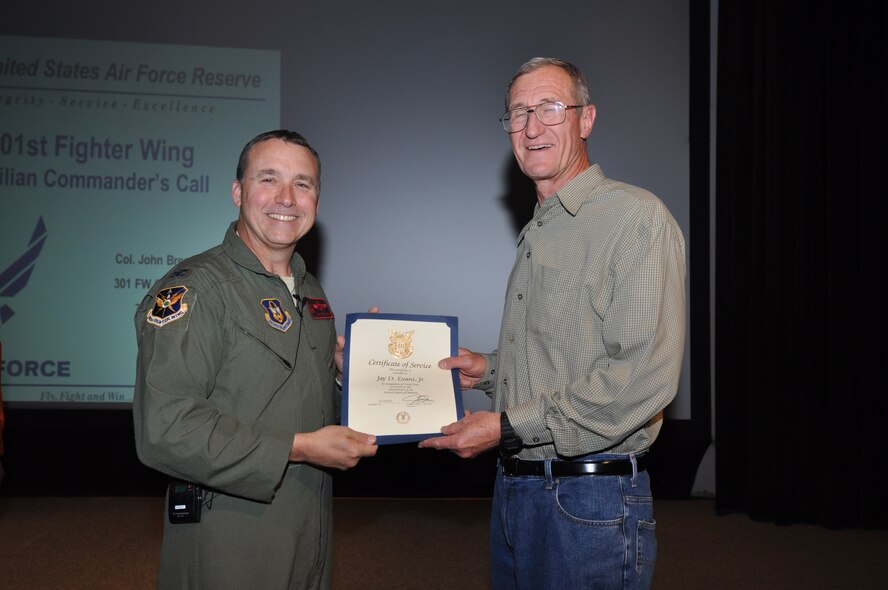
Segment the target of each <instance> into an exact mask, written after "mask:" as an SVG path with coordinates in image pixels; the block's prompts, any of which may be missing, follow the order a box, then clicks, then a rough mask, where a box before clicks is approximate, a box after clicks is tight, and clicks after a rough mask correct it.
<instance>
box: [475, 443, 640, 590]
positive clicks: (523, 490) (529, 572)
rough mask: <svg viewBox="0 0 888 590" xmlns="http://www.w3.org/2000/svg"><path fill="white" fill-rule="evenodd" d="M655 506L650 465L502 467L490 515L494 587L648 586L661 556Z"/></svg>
mask: <svg viewBox="0 0 888 590" xmlns="http://www.w3.org/2000/svg"><path fill="white" fill-rule="evenodd" d="M587 458H590V459H591V458H593V457H587ZM594 458H595V459H626V458H628V457H627V456H626V455H604V454H601V455H595V456H594ZM556 460H557V459H556ZM548 461H552V459H549V460H548ZM546 472H547V473H549V470H548V469H547V470H546ZM653 512H654V508H653V498H652V497H651V487H650V479H649V477H648V474H647V472H646V471H642V472H636V473H635V475H625V476H623V475H584V476H579V477H562V478H557V479H553V478H552V477H551V476H549V477H528V476H522V477H510V476H504V475H503V473H502V469H498V473H497V477H496V483H495V484H494V491H493V509H492V515H491V519H490V581H491V588H492V590H506V589H510V590H556V589H562V588H563V589H569V590H579V589H584V590H585V589H590V588H595V589H602V590H603V589H611V588H613V589H622V590H627V589H633V590H634V589H642V588H650V585H651V579H652V577H653V574H654V562H655V561H656V559H657V540H656V535H655V526H656V523H655V522H654V518H653Z"/></svg>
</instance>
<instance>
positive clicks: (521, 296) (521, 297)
mask: <svg viewBox="0 0 888 590" xmlns="http://www.w3.org/2000/svg"><path fill="white" fill-rule="evenodd" d="M521 299H524V295H522V294H521V293H518V300H519V301H520V300H521Z"/></svg>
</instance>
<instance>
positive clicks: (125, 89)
mask: <svg viewBox="0 0 888 590" xmlns="http://www.w3.org/2000/svg"><path fill="white" fill-rule="evenodd" d="M279 96H280V54H279V52H277V51H268V50H251V49H228V48H211V47H191V46H172V45H150V44H134V43H116V42H98V41H82V40H66V39H42V38H28V37H0V341H2V342H3V366H2V383H3V397H4V401H5V402H6V403H12V404H16V403H20V404H21V405H22V406H29V405H37V404H44V403H48V404H53V405H57V404H71V403H76V404H114V405H116V404H127V403H129V402H131V401H132V394H133V380H134V374H135V358H136V346H135V333H134V327H133V314H134V313H135V310H136V305H137V304H138V302H139V301H140V300H141V298H142V296H143V295H144V294H145V292H146V291H147V290H148V288H149V287H150V286H151V285H152V284H153V282H154V281H155V280H157V279H158V278H160V276H161V275H163V274H164V272H166V270H167V269H168V268H169V267H170V266H172V265H173V264H175V263H176V262H178V261H179V260H181V259H182V258H185V257H187V256H190V255H192V254H196V253H197V252H199V251H201V250H204V249H206V248H209V247H210V246H213V245H215V244H217V243H219V242H221V240H222V237H223V234H224V232H225V230H226V228H227V226H228V223H229V222H230V221H232V220H233V219H235V218H236V216H237V210H236V208H235V207H234V205H233V204H232V202H231V196H230V193H231V181H232V179H233V178H234V175H235V166H236V164H237V157H238V155H239V153H240V149H241V147H242V146H243V144H244V143H245V142H246V141H247V140H249V139H250V138H251V137H253V136H254V135H256V134H257V133H259V132H261V131H266V130H269V129H275V128H277V127H278V126H279V121H280V99H279Z"/></svg>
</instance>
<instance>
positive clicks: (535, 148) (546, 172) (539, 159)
mask: <svg viewBox="0 0 888 590" xmlns="http://www.w3.org/2000/svg"><path fill="white" fill-rule="evenodd" d="M574 94H575V93H574V86H573V84H572V82H571V78H570V76H569V75H568V74H567V72H565V71H564V70H563V69H561V68H559V67H557V66H544V67H541V68H538V69H536V70H533V71H531V72H528V73H527V74H523V75H521V76H519V77H518V78H516V79H515V81H514V83H513V84H512V89H511V91H510V92H509V105H508V110H511V109H516V108H522V107H523V108H527V107H533V106H536V105H539V104H542V103H546V102H561V103H564V104H565V105H575V104H577V102H576V101H577V97H576V96H575V95H574ZM594 122H595V107H594V106H593V105H588V106H585V107H583V108H579V109H570V110H568V111H567V117H566V118H565V120H564V122H563V123H560V124H558V125H551V126H547V125H543V124H542V123H540V120H539V119H538V118H537V117H536V115H533V114H531V115H530V116H529V117H528V118H527V127H525V129H524V130H523V131H519V132H517V133H512V134H510V135H509V139H510V140H511V142H512V151H513V152H514V153H515V159H516V160H517V161H518V166H520V167H521V171H522V172H524V174H525V175H526V176H527V177H528V178H530V179H531V180H533V181H534V183H535V184H536V188H537V198H538V199H539V200H540V202H542V200H543V199H545V198H546V197H548V196H551V195H552V194H554V193H556V192H557V191H558V190H559V189H560V188H561V187H562V186H564V185H565V184H567V182H568V181H570V180H571V179H572V178H573V177H574V176H576V175H577V174H579V173H580V172H582V171H583V170H585V169H586V168H588V167H589V158H588V156H587V155H586V144H585V142H584V140H585V139H586V138H587V137H588V136H589V134H590V133H591V132H592V125H593V123H594Z"/></svg>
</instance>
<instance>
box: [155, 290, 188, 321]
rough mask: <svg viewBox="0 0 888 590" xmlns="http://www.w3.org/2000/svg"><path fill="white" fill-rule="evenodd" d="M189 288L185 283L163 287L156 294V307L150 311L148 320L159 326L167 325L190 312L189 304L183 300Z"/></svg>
mask: <svg viewBox="0 0 888 590" xmlns="http://www.w3.org/2000/svg"><path fill="white" fill-rule="evenodd" d="M187 292H188V288H187V287H185V286H183V285H177V286H175V287H167V288H166V289H161V290H160V291H158V292H157V295H155V296H154V307H153V308H151V311H149V312H148V317H147V321H148V323H149V324H154V325H155V326H158V327H163V326H166V325H167V324H170V323H172V322H175V321H176V320H178V319H180V318H182V317H183V316H184V315H185V314H186V313H188V304H187V303H185V302H184V301H182V298H183V297H185V293H187Z"/></svg>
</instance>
